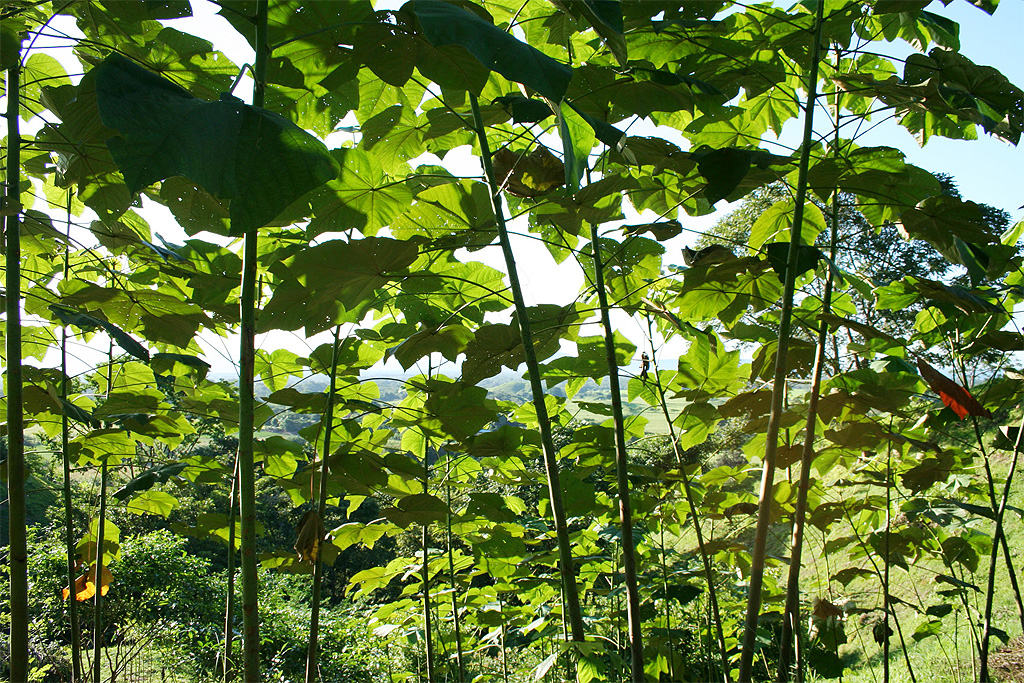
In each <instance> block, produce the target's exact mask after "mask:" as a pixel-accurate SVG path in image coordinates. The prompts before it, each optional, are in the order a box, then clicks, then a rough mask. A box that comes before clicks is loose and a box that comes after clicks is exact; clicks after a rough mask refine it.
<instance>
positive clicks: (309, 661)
mask: <svg viewBox="0 0 1024 683" xmlns="http://www.w3.org/2000/svg"><path fill="white" fill-rule="evenodd" d="M340 337H341V326H340V325H339V326H337V327H335V328H334V348H333V353H332V354H331V377H330V381H329V383H328V388H327V406H326V407H325V408H324V417H323V425H324V429H325V432H324V439H323V444H324V445H323V450H322V451H321V454H320V493H319V496H318V497H317V502H316V514H317V516H318V517H319V518H320V519H321V520H322V519H323V518H324V514H325V513H326V512H327V478H328V477H329V476H330V470H329V469H328V463H329V462H330V457H331V435H332V433H333V432H334V392H335V387H336V382H337V376H338V340H339V339H340ZM323 540H324V539H322V538H321V539H319V541H320V543H321V546H322V544H323ZM323 574H324V561H323V548H322V547H319V548H318V549H317V553H316V559H315V560H313V591H312V595H311V596H310V610H309V644H308V645H307V647H306V683H313V682H314V681H315V680H316V678H317V675H316V673H317V666H316V660H317V649H318V647H319V643H318V638H319V635H320V587H321V584H322V583H323Z"/></svg>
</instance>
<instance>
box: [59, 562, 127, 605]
mask: <svg viewBox="0 0 1024 683" xmlns="http://www.w3.org/2000/svg"><path fill="white" fill-rule="evenodd" d="M113 580H114V575H113V574H111V573H110V570H109V569H107V566H106V565H103V569H102V570H101V571H100V595H106V594H107V592H108V591H110V582H111V581H113ZM61 593H62V594H63V596H64V599H65V600H67V599H68V596H69V595H71V591H70V590H68V589H67V588H65V589H64V590H62V591H61ZM94 595H96V565H95V564H94V565H91V566H90V567H89V569H88V570H86V571H85V573H84V574H82V575H81V576H79V577H78V578H77V579H75V600H77V601H78V602H85V601H86V600H89V599H91V598H92V597H93V596H94Z"/></svg>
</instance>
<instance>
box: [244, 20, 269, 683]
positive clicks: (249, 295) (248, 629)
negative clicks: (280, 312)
mask: <svg viewBox="0 0 1024 683" xmlns="http://www.w3.org/2000/svg"><path fill="white" fill-rule="evenodd" d="M255 23H256V40H255V45H256V64H255V69H254V71H255V79H254V80H255V86H254V89H253V98H252V99H253V104H254V105H255V106H257V107H262V106H263V101H264V90H265V88H266V82H267V58H268V56H269V55H268V53H269V51H270V47H269V45H268V42H267V0H257V2H256V17H255ZM258 239H259V231H258V230H256V229H253V230H250V231H249V232H247V233H246V234H245V245H244V247H243V254H242V291H241V294H240V299H241V301H240V309H241V310H240V316H241V335H240V336H241V340H240V342H239V379H238V391H239V396H238V502H239V510H240V513H241V519H242V634H243V651H244V652H243V671H244V675H245V683H259V681H260V617H259V585H258V578H257V572H256V476H255V463H254V457H253V433H254V431H255V424H254V412H255V408H256V395H255V388H256V387H255V381H256V377H255V374H256V373H255V361H256V305H257V291H256V279H257V277H256V276H257V253H258V252H257V240H258Z"/></svg>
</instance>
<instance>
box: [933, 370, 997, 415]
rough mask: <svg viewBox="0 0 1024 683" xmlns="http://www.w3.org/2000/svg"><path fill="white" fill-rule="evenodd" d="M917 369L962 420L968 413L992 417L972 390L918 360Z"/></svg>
mask: <svg viewBox="0 0 1024 683" xmlns="http://www.w3.org/2000/svg"><path fill="white" fill-rule="evenodd" d="M917 370H918V372H920V373H921V377H922V378H923V379H924V381H925V382H927V383H928V386H930V387H931V388H932V391H934V392H935V393H936V394H938V395H939V398H941V399H942V402H943V403H945V404H946V405H947V406H948V407H949V408H950V409H951V410H952V411H953V412H954V413H956V414H957V416H958V417H959V418H960V419H961V420H962V419H964V418H965V417H967V416H968V415H976V416H978V417H992V413H990V412H989V411H988V410H986V409H985V408H983V407H982V405H981V404H980V403H978V400H977V399H976V398H974V397H973V396H971V392H969V391H967V389H965V388H963V387H962V386H960V385H959V384H957V383H956V382H954V381H953V380H951V379H950V378H948V377H946V376H945V375H943V374H942V373H941V372H939V371H938V370H936V369H935V368H933V367H932V366H930V365H928V363H925V362H924V361H923V360H918V361H917Z"/></svg>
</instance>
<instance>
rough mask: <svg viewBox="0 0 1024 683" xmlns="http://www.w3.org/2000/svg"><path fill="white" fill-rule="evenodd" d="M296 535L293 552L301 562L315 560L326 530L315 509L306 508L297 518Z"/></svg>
mask: <svg viewBox="0 0 1024 683" xmlns="http://www.w3.org/2000/svg"><path fill="white" fill-rule="evenodd" d="M295 530H296V532H297V533H298V537H297V538H296V539H295V552H296V553H297V554H298V556H299V561H301V562H316V556H317V554H318V553H319V552H320V544H321V543H323V540H324V536H326V535H327V530H326V529H324V525H323V522H321V521H320V515H318V514H317V513H316V510H307V511H306V514H304V515H302V519H301V520H299V525H298V526H297V527H296V529H295Z"/></svg>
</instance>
